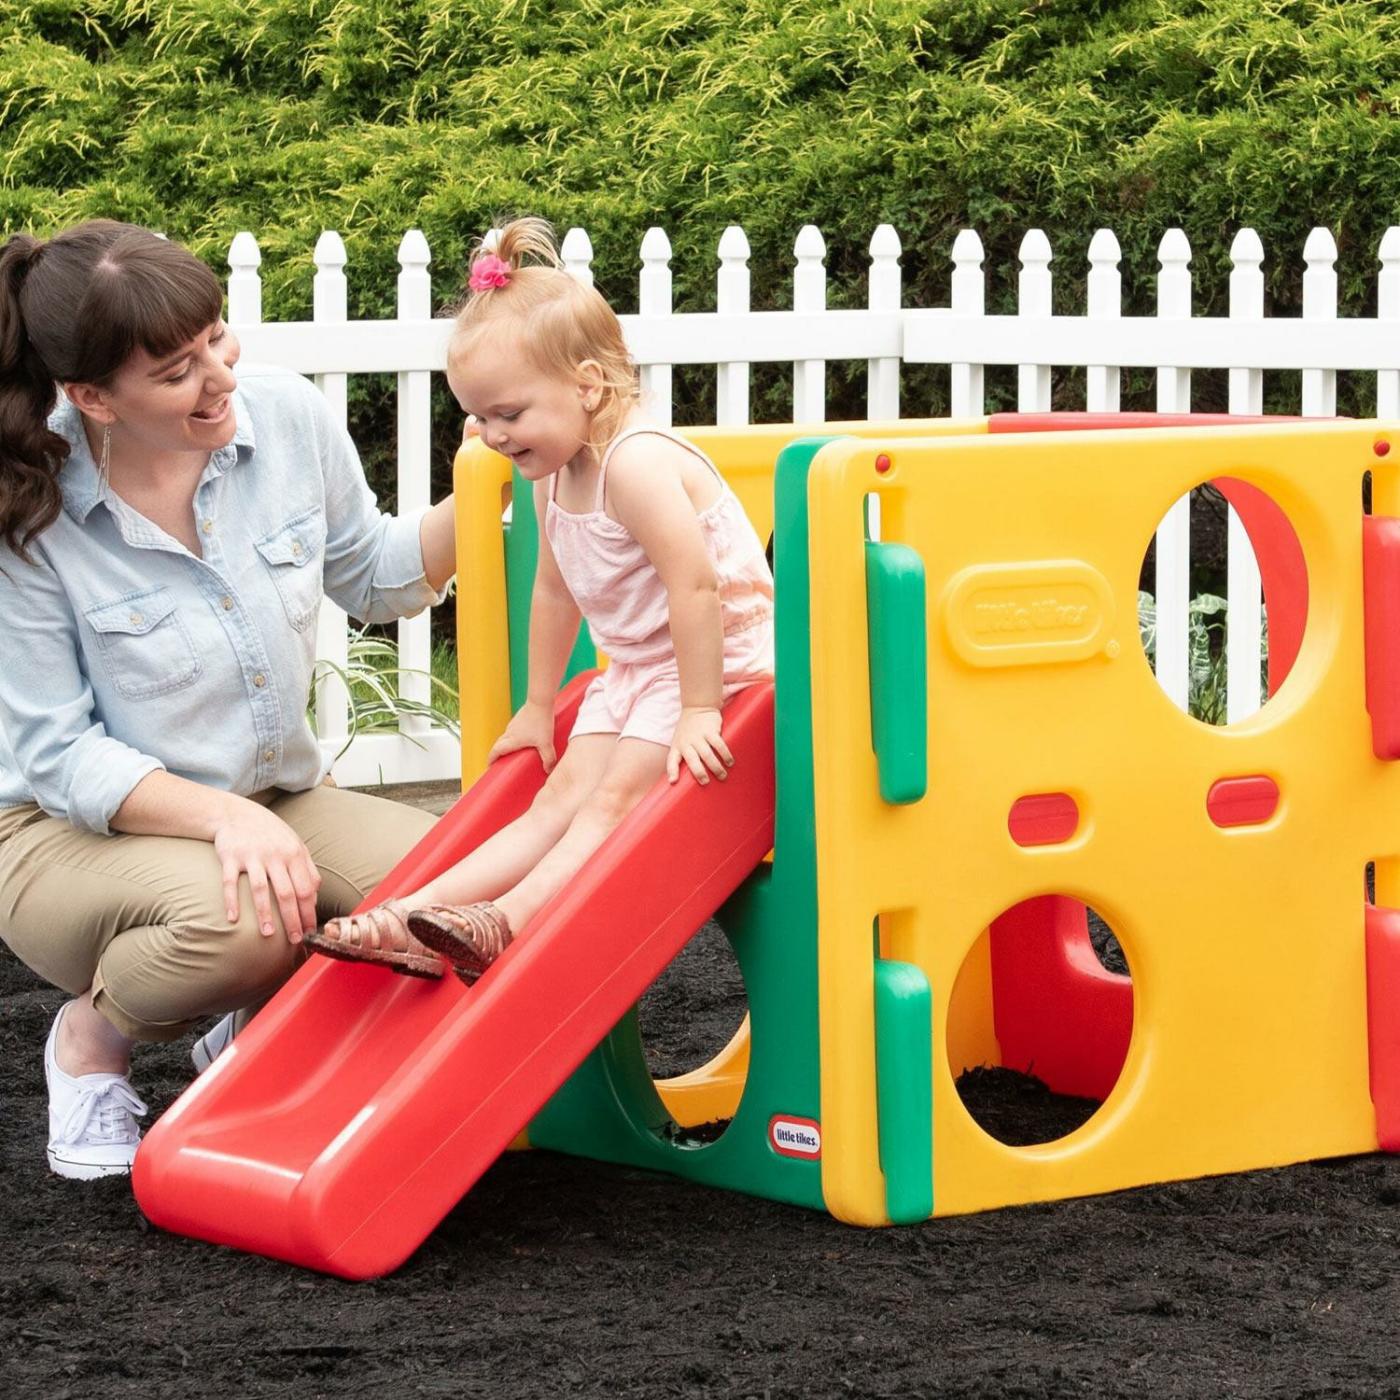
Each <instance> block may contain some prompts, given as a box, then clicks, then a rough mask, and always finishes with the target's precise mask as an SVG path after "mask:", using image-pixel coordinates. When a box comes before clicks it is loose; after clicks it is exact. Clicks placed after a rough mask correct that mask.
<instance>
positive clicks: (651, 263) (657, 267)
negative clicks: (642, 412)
mask: <svg viewBox="0 0 1400 1400" xmlns="http://www.w3.org/2000/svg"><path fill="white" fill-rule="evenodd" d="M637 311H638V313H639V314H640V315H642V316H669V315H670V314H671V240H670V239H669V238H667V237H666V234H665V231H664V230H663V229H659V228H649V229H648V230H647V231H646V236H645V237H644V238H643V239H642V275H641V278H640V281H639V298H638V303H637ZM641 382H642V398H643V402H644V403H645V404H646V408H647V412H648V413H649V414H650V415H651V416H652V417H653V418H654V419H655V420H656V421H657V422H658V423H663V424H666V425H667V426H669V425H670V423H671V416H672V412H671V406H672V398H671V366H670V365H643V366H642V370H641Z"/></svg>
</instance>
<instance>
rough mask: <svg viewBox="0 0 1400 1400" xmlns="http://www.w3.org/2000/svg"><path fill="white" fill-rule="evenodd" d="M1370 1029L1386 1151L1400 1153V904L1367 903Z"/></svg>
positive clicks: (1374, 1093)
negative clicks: (1384, 906)
mask: <svg viewBox="0 0 1400 1400" xmlns="http://www.w3.org/2000/svg"><path fill="white" fill-rule="evenodd" d="M1366 1028H1367V1042H1368V1045H1369V1048H1370V1056H1371V1102H1372V1103H1373V1104H1375V1106H1376V1137H1377V1140H1378V1144H1379V1146H1380V1149H1381V1151H1382V1152H1400V909H1382V908H1379V907H1377V906H1376V905H1374V904H1368V905H1367V906H1366Z"/></svg>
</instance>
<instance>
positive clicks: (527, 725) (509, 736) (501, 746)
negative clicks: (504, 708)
mask: <svg viewBox="0 0 1400 1400" xmlns="http://www.w3.org/2000/svg"><path fill="white" fill-rule="evenodd" d="M517 749H536V750H538V752H539V755H540V762H541V763H543V764H544V771H545V772H546V773H548V772H550V771H552V769H553V768H554V706H553V705H546V704H542V703H541V702H539V701H537V700H527V701H526V702H525V703H524V704H523V705H522V706H521V707H520V708H519V709H518V710H517V711H516V712H515V714H514V715H513V716H512V717H511V721H510V723H509V724H508V725H506V732H505V733H504V734H502V735H501V737H500V738H499V739H497V740H496V742H495V743H494V744H492V745H491V752H490V753H489V754H487V755H486V761H487V763H494V762H495V761H496V760H497V759H498V758H501V757H502V756H503V755H505V754H508V753H514V752H515V751H516V750H517Z"/></svg>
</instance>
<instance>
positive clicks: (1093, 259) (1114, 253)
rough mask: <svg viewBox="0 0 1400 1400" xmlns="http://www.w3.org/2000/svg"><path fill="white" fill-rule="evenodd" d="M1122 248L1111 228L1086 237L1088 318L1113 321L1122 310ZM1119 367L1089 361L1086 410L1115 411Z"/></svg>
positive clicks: (1120, 379)
mask: <svg viewBox="0 0 1400 1400" xmlns="http://www.w3.org/2000/svg"><path fill="white" fill-rule="evenodd" d="M1122 256H1123V250H1122V249H1121V248H1120V247H1119V246H1118V239H1117V237H1116V235H1115V234H1114V232H1113V230H1112V229H1107V228H1101V229H1098V230H1097V231H1096V232H1095V234H1094V236H1093V237H1092V238H1091V239H1090V240H1089V285H1088V296H1087V307H1086V309H1087V311H1088V315H1089V319H1090V320H1091V321H1116V320H1117V319H1118V318H1119V317H1120V316H1122V314H1123V274H1122V273H1121V272H1119V270H1118V263H1119V261H1120V260H1121V258H1122ZM1122 379H1123V376H1122V371H1121V370H1120V369H1119V368H1118V367H1117V366H1116V365H1090V366H1088V368H1087V369H1086V370H1085V373H1084V406H1085V408H1087V409H1088V410H1089V412H1090V413H1117V412H1118V402H1119V398H1118V396H1119V391H1120V389H1121V387H1122Z"/></svg>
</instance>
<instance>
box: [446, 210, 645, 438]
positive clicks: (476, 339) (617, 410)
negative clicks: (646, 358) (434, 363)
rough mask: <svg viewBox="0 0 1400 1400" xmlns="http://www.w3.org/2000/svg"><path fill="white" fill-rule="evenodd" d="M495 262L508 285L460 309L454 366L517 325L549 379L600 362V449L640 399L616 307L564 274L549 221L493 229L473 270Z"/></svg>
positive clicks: (475, 294) (485, 291)
mask: <svg viewBox="0 0 1400 1400" xmlns="http://www.w3.org/2000/svg"><path fill="white" fill-rule="evenodd" d="M490 254H494V255H495V257H497V258H499V259H500V260H501V262H502V263H503V264H505V268H506V269H507V270H506V272H505V276H506V278H507V279H508V280H507V281H506V282H505V285H503V286H488V287H484V288H482V289H481V290H479V291H472V290H468V292H467V294H466V296H465V298H464V300H463V301H462V303H461V304H460V306H459V307H458V309H457V316H456V319H457V325H456V327H455V329H454V330H453V332H452V340H451V342H450V343H449V345H448V348H447V362H448V364H449V365H451V364H453V363H460V362H461V361H462V360H464V359H465V358H466V357H467V356H468V355H470V354H471V353H472V351H473V350H474V349H475V348H476V347H477V345H478V344H479V343H480V342H481V341H482V340H483V339H484V338H485V337H487V336H488V335H491V334H492V333H496V332H499V331H500V330H501V329H502V328H503V327H502V322H507V323H511V324H510V329H511V330H513V331H514V332H515V333H516V334H517V335H518V336H519V337H520V343H521V346H522V348H523V350H524V352H525V354H526V355H527V356H528V357H529V358H530V361H531V362H532V363H533V364H534V365H535V367H536V368H537V369H540V370H542V371H543V372H544V373H546V374H551V375H557V376H559V377H560V378H568V379H572V378H574V377H575V376H576V375H577V374H578V369H579V366H580V365H581V364H582V363H583V362H584V361H585V360H592V361H594V362H595V363H596V364H597V365H598V366H599V368H600V369H601V372H602V378H601V384H600V388H601V391H602V392H601V398H600V401H599V404H598V407H597V409H596V410H595V411H594V412H593V415H592V419H591V432H590V435H589V439H590V440H589V446H590V447H593V448H600V447H602V446H603V445H604V444H605V443H607V442H608V441H609V440H610V439H611V438H612V437H613V436H614V435H615V434H616V433H617V430H618V429H619V428H620V427H621V425H622V420H623V419H624V418H625V417H626V416H627V411H628V410H629V409H630V408H632V407H633V406H634V405H635V404H636V403H637V402H638V400H639V398H640V397H641V395H640V391H639V388H638V383H637V367H636V365H634V364H633V363H632V357H631V355H629V354H628V352H627V345H626V342H625V341H624V340H623V338H622V326H621V324H620V323H619V322H618V319H617V316H616V314H615V313H614V311H613V309H612V307H610V306H609V305H608V304H607V302H606V301H604V300H603V298H602V296H601V295H600V294H599V293H598V292H596V291H595V290H594V289H593V288H592V287H589V286H585V285H584V283H582V282H580V281H579V280H578V278H576V277H575V276H573V274H572V273H570V272H568V271H566V270H565V267H564V263H563V260H562V259H561V258H560V256H559V247H558V244H557V243H556V242H555V240H554V232H553V230H552V229H551V228H550V226H549V225H548V224H547V223H546V222H545V221H544V220H543V219H533V218H530V219H512V220H511V221H510V222H509V223H507V224H505V225H504V226H503V227H501V228H499V229H493V230H492V232H491V233H488V234H487V235H486V237H485V238H483V239H482V240H481V242H480V243H479V244H478V245H477V247H476V250H475V251H474V252H473V254H472V266H473V268H475V267H476V266H477V265H478V263H479V262H480V261H481V260H482V259H483V258H485V257H486V256H487V255H490ZM527 259H528V260H529V261H527ZM469 285H470V284H469Z"/></svg>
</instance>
